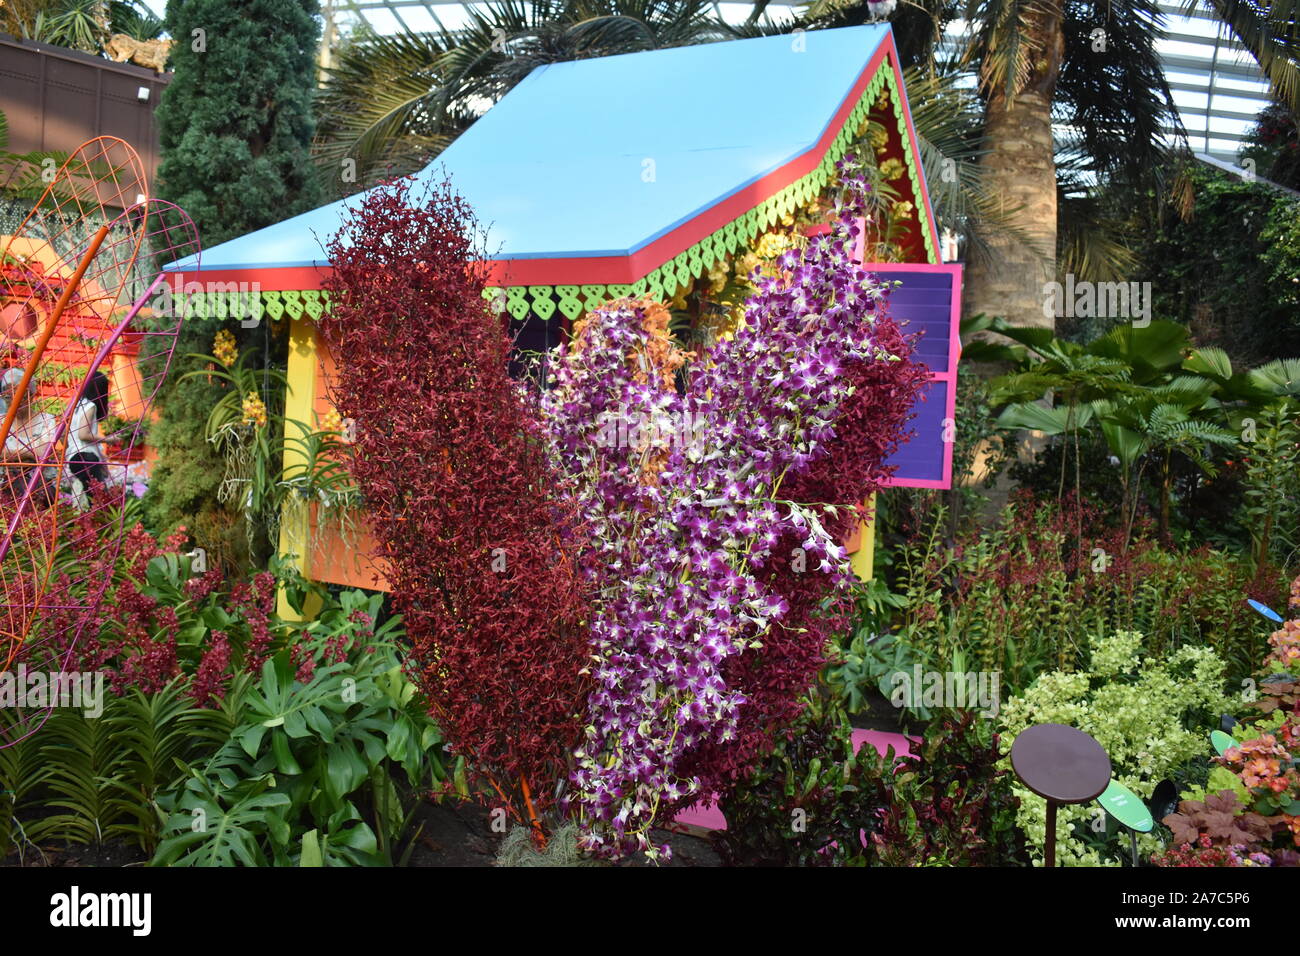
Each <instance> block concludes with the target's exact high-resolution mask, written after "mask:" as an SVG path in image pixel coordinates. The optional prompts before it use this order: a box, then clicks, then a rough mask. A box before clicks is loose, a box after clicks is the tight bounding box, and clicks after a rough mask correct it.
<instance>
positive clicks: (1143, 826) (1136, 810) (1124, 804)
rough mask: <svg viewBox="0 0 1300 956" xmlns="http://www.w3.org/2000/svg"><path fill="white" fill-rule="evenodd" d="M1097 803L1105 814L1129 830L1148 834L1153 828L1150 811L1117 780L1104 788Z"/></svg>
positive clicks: (1153, 822) (1153, 823)
mask: <svg viewBox="0 0 1300 956" xmlns="http://www.w3.org/2000/svg"><path fill="white" fill-rule="evenodd" d="M1097 802H1098V803H1100V804H1101V805H1102V807H1103V808H1105V810H1106V812H1107V813H1109V814H1110V815H1111V816H1112V817H1114V818H1115V819H1116V820H1118V821H1119V822H1120V823H1122V824H1124V826H1126V827H1128V828H1129V829H1130V830H1137V831H1139V832H1141V833H1148V832H1150V830H1151V828H1152V827H1153V826H1155V821H1154V820H1153V819H1151V811H1150V810H1148V809H1147V805H1146V804H1145V803H1143V802H1142V800H1141V799H1140V798H1139V797H1138V795H1137V794H1136V793H1134V792H1133V791H1132V790H1130V789H1129V788H1128V787H1126V786H1124V784H1122V783H1120V782H1119V781H1118V780H1112V781H1111V782H1110V783H1109V784H1108V785H1107V786H1106V789H1105V790H1104V791H1103V792H1102V795H1101V796H1100V797H1098V798H1097Z"/></svg>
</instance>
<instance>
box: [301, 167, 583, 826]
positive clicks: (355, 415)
mask: <svg viewBox="0 0 1300 956" xmlns="http://www.w3.org/2000/svg"><path fill="white" fill-rule="evenodd" d="M410 188H411V186H410V182H409V181H406V180H398V181H394V182H390V183H387V184H385V185H384V186H382V187H381V188H378V189H376V190H373V191H371V192H369V193H367V194H366V196H365V198H364V199H363V200H362V201H361V203H360V205H359V206H358V207H357V208H355V209H354V210H353V211H351V213H350V214H349V218H348V219H347V221H346V222H345V224H344V226H343V228H342V229H341V231H340V232H339V233H338V234H337V235H336V236H334V237H333V238H332V239H331V241H330V243H329V256H330V260H331V262H332V263H333V272H332V275H331V276H330V277H329V279H328V280H327V281H326V283H325V288H326V290H327V291H328V292H329V295H330V308H329V310H328V313H327V314H326V316H325V317H324V318H323V319H322V320H321V322H320V329H321V331H322V333H323V334H324V338H325V341H326V343H327V344H328V346H329V348H330V350H331V351H332V352H333V354H334V355H335V356H336V358H337V361H338V369H337V378H336V381H335V383H334V385H333V387H332V393H331V398H332V399H333V401H334V403H335V405H336V406H337V408H338V410H339V413H340V414H341V415H343V416H345V417H346V418H350V419H352V421H353V422H354V423H355V425H356V428H355V431H356V436H357V437H356V442H355V452H356V454H355V455H354V456H352V459H351V461H350V464H349V468H350V469H351V472H352V475H353V477H354V479H355V481H356V482H357V485H358V487H359V489H360V491H361V495H362V498H363V500H364V502H365V508H366V518H367V522H368V525H369V527H370V529H371V531H372V533H373V535H374V537H375V539H376V541H377V542H378V550H377V555H376V556H377V557H378V558H380V559H381V560H382V561H383V562H384V563H385V564H386V567H387V577H388V581H389V584H390V586H391V587H392V591H393V599H394V602H395V604H396V607H397V609H398V610H400V611H401V612H402V614H403V615H404V617H405V620H406V626H407V630H408V633H409V636H410V640H411V650H410V654H411V656H410V659H409V661H408V666H409V670H410V672H411V676H412V679H413V680H414V681H415V682H416V684H417V686H418V687H419V688H420V690H421V691H422V693H423V694H424V695H425V697H426V699H427V701H428V704H429V707H430V712H431V714H432V715H433V716H434V718H435V719H436V720H437V721H438V723H439V725H440V726H441V728H442V730H443V733H444V734H445V735H446V737H447V740H448V741H449V743H450V744H451V746H452V747H453V748H454V750H455V751H456V752H457V753H459V754H462V755H463V756H465V758H466V760H467V762H468V763H469V764H470V765H471V770H472V772H474V773H476V774H479V775H481V776H480V779H481V780H482V779H485V780H486V781H487V782H488V783H489V784H490V785H491V787H492V788H493V789H494V790H495V791H496V794H497V795H498V796H499V797H500V798H501V800H502V801H504V802H505V804H506V808H507V809H508V810H509V811H510V812H511V813H512V815H513V816H514V818H515V819H518V820H526V821H527V822H528V823H529V824H530V825H532V826H533V827H534V828H535V829H537V831H538V833H539V836H540V833H541V831H540V820H539V817H540V815H541V814H543V813H544V812H545V811H546V810H547V808H548V807H550V806H552V805H553V804H554V801H555V795H556V792H557V788H558V786H559V784H560V782H561V781H562V780H564V779H565V777H566V776H567V760H568V755H569V754H570V752H571V751H572V750H573V747H574V745H575V744H576V742H577V741H578V739H579V738H580V736H581V730H582V719H581V717H580V714H581V712H582V702H583V700H584V699H585V697H586V693H587V685H586V680H587V679H586V678H585V677H584V676H583V673H582V672H583V668H584V665H585V662H586V658H587V654H588V651H587V643H586V641H587V629H586V613H587V606H588V597H587V595H586V591H585V588H584V585H583V582H582V581H581V580H580V578H579V576H578V575H577V574H576V573H575V570H574V569H575V556H576V553H575V547H576V545H575V540H576V538H575V532H576V528H577V520H576V517H575V514H574V513H573V512H572V511H566V510H564V508H563V507H562V506H561V505H560V504H559V503H557V501H556V500H555V499H554V496H553V495H552V494H551V490H552V484H553V475H552V473H551V471H550V469H549V466H548V464H547V461H546V458H545V456H544V453H543V450H542V446H541V443H540V441H539V438H538V434H537V425H536V423H535V419H534V418H533V417H532V416H531V415H530V414H529V413H528V410H527V407H526V405H525V402H524V400H523V398H522V395H521V393H520V391H519V387H518V385H517V384H516V383H515V382H513V381H512V380H511V379H510V377H509V375H508V372H507V360H508V356H509V347H510V345H509V341H508V339H507V336H506V334H505V329H504V328H503V327H502V324H501V322H500V319H499V317H498V316H496V315H494V314H493V313H492V312H491V311H490V309H489V308H488V305H487V303H486V302H485V301H484V299H483V297H482V293H483V281H482V278H481V276H480V275H478V274H477V271H476V270H475V269H473V267H472V266H471V263H472V262H473V261H475V259H476V258H478V257H477V256H476V247H475V242H476V238H475V237H476V235H477V233H476V228H477V227H476V225H475V222H474V219H473V215H472V212H471V210H470V208H469V206H468V205H467V204H466V203H465V202H464V201H463V200H462V199H461V198H460V197H459V196H457V195H456V194H455V193H454V191H453V189H452V187H451V185H450V183H448V182H445V181H444V182H441V183H438V184H435V185H431V186H430V187H429V190H428V192H427V194H426V195H424V196H422V197H421V198H420V199H419V200H418V201H415V200H413V199H412V197H411V196H410Z"/></svg>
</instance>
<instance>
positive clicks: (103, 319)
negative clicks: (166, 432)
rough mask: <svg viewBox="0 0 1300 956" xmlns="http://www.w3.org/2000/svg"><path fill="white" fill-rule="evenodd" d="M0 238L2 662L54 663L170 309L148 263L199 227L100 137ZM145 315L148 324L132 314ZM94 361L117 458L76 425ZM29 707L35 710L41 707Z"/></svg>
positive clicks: (157, 359) (134, 161)
mask: <svg viewBox="0 0 1300 956" xmlns="http://www.w3.org/2000/svg"><path fill="white" fill-rule="evenodd" d="M0 244H2V245H3V255H2V256H0V350H3V352H4V353H7V354H0V365H9V366H10V367H11V371H9V372H7V373H5V379H4V381H3V385H2V386H0V392H3V393H7V397H8V398H9V402H10V404H9V407H8V409H7V411H6V413H5V415H4V420H3V422H2V423H0V533H2V534H3V537H0V671H3V670H5V669H8V668H10V667H11V666H12V665H14V664H15V662H18V664H19V666H20V667H27V668H32V667H44V668H48V669H49V670H50V671H51V672H62V670H63V668H64V666H65V665H66V664H67V662H68V661H69V660H70V659H71V658H72V653H73V649H74V647H75V646H76V644H77V641H78V639H79V638H80V636H81V634H82V633H83V631H85V630H86V628H87V627H88V626H90V624H91V623H92V622H93V620H94V619H95V615H96V612H97V610H98V607H99V603H100V601H101V600H102V598H103V595H104V593H105V592H106V590H107V589H108V587H109V586H110V584H111V579H112V575H113V570H114V567H115V563H116V558H117V554H118V551H119V550H120V546H121V539H122V536H123V532H124V530H125V529H124V528H123V527H122V521H123V516H124V513H125V503H126V496H127V494H128V488H129V486H130V484H131V481H130V472H131V469H132V467H133V465H132V458H133V457H134V455H133V452H134V448H135V444H136V440H137V438H138V437H139V435H140V432H141V425H142V423H144V422H145V421H146V420H147V416H148V414H149V412H150V406H151V403H152V399H153V397H154V394H155V393H156V391H157V388H158V386H159V385H160V384H161V382H162V379H163V377H164V376H165V374H166V371H167V366H168V365H169V363H170V359H171V353H172V349H173V347H174V345H175V337H176V332H177V330H178V328H179V315H178V314H176V313H173V314H169V315H162V316H159V315H152V316H150V312H149V310H147V309H146V306H147V303H148V302H149V301H150V300H151V297H152V296H153V295H154V293H155V291H156V290H157V289H158V287H159V285H160V283H161V281H162V277H161V276H160V275H159V274H158V272H157V269H156V268H155V266H154V262H155V261H170V260H171V259H175V258H180V257H182V256H185V255H190V254H196V253H197V252H198V237H197V233H196V231H195V229H194V226H193V223H192V222H191V221H190V220H189V217H188V216H186V215H185V214H184V213H183V212H182V211H181V210H179V209H178V208H176V207H175V206H172V205H171V204H168V203H161V202H158V201H156V200H153V201H151V200H149V199H148V195H147V186H146V184H145V176H144V168H143V166H142V164H141V163H140V160H139V157H138V156H137V155H136V154H135V151H134V150H133V149H131V147H130V146H129V145H127V144H126V143H124V142H123V141H122V140H119V139H115V138H112V137H99V138H97V139H94V140H91V141H89V142H87V143H85V144H83V145H82V146H81V147H80V148H78V149H77V150H76V151H75V152H74V153H73V154H72V155H71V156H70V157H69V159H68V161H67V163H65V164H64V166H63V167H62V168H61V169H60V170H59V171H58V173H57V174H56V175H55V176H54V178H53V180H52V181H51V182H50V183H49V185H48V186H47V188H46V190H45V192H44V194H43V195H42V197H41V199H40V200H39V201H38V202H37V203H36V205H35V206H34V207H33V209H32V211H31V213H30V214H29V215H28V216H27V217H26V219H25V220H24V221H23V223H22V225H21V226H20V227H19V229H18V231H17V232H16V233H15V234H14V235H13V236H10V237H6V238H5V239H3V240H0ZM142 256H143V257H144V259H143V261H142ZM169 301H170V300H169ZM142 316H150V322H149V325H150V327H149V328H148V329H147V330H140V329H135V328H132V323H133V322H136V321H137V320H138V319H140V317H142ZM142 348H143V349H144V351H145V353H146V354H145V355H144V356H142V362H141V363H139V364H136V363H132V362H131V361H130V358H131V357H132V354H133V353H138V352H140V350H141V349H142ZM101 366H102V367H104V368H105V369H107V370H109V371H111V372H112V378H113V382H112V392H111V395H109V396H107V397H108V402H109V403H110V404H111V405H112V407H113V414H114V415H115V416H116V417H118V418H120V419H122V420H125V421H126V422H128V423H129V424H128V425H127V426H126V427H125V428H124V431H123V433H122V434H119V435H117V436H116V439H117V444H118V445H119V446H120V451H119V452H118V454H117V455H116V456H114V457H110V456H108V455H105V454H103V453H102V452H100V453H98V458H99V459H100V460H99V461H87V456H86V455H85V454H84V452H86V451H87V450H88V449H89V450H92V451H93V450H95V449H102V448H104V445H103V444H102V443H100V442H98V441H91V442H90V443H89V444H87V441H86V439H85V437H84V436H85V433H86V430H87V428H88V427H89V426H87V424H86V422H87V421H94V422H98V420H99V419H101V418H103V417H104V416H103V411H104V409H103V407H102V406H103V404H104V398H105V396H104V395H102V394H101V392H102V389H99V388H98V387H92V383H95V384H102V382H103V381H104V380H98V381H96V378H95V377H96V376H97V375H100V374H102V373H101V372H100V369H101ZM19 368H21V374H18V373H17V372H16V371H14V370H16V369H19ZM142 369H143V370H144V371H143V372H142V371H141V370H142ZM95 399H97V400H98V402H97V403H96V401H95ZM88 400H89V401H88ZM96 404H98V406H99V407H94V408H92V406H95V405H96ZM96 427H97V426H96ZM92 430H93V429H92ZM96 437H98V436H92V438H96ZM74 447H75V448H77V449H79V450H80V451H81V452H83V454H81V455H78V456H77V457H76V458H75V459H74V457H73V455H72V453H71V452H70V451H69V449H70V448H74ZM90 457H91V458H92V459H93V458H94V457H95V455H93V454H92V455H91V456H90ZM104 459H107V460H104ZM64 489H68V490H69V491H71V492H72V494H69V493H67V492H66V491H65V490H64ZM61 565H63V566H61ZM74 568H75V569H76V580H73V579H72V578H71V577H70V575H69V573H67V572H68V571H69V570H71V569H74ZM52 583H53V584H54V585H56V590H57V592H58V598H57V600H54V601H50V600H47V595H48V594H49V593H50V591H51V585H52ZM36 712H39V713H41V715H42V722H43V714H44V713H48V708H45V707H42V708H37V709H36ZM32 716H33V712H28V713H27V714H26V715H25V716H20V717H19V719H18V720H17V721H14V720H9V721H7V722H6V725H5V726H3V727H0V747H3V746H6V745H8V744H11V743H13V742H15V741H16V740H17V739H21V737H23V736H26V735H27V734H29V733H31V732H33V731H34V729H35V726H38V725H39V724H38V723H36V722H34V721H31V720H29V719H27V718H30V717H32Z"/></svg>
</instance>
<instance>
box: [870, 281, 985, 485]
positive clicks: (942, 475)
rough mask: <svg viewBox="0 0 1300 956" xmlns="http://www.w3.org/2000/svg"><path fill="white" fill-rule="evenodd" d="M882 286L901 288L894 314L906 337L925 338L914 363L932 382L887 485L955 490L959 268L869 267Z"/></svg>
mask: <svg viewBox="0 0 1300 956" xmlns="http://www.w3.org/2000/svg"><path fill="white" fill-rule="evenodd" d="M863 268H864V269H866V270H867V271H868V272H872V273H875V274H876V275H878V276H879V277H880V279H881V281H882V282H890V283H892V282H894V281H898V282H901V283H902V284H901V285H899V286H897V287H894V288H893V289H892V291H891V292H890V293H889V308H890V312H891V314H892V315H893V316H894V318H896V319H897V320H898V321H899V322H900V323H906V325H905V327H904V328H905V331H907V332H910V333H915V332H922V333H924V334H923V335H922V336H921V341H920V342H919V343H918V344H917V348H916V355H915V359H916V361H918V362H922V363H924V364H925V365H926V366H927V367H928V368H929V369H930V382H929V384H928V385H926V386H925V387H924V388H923V389H922V391H921V394H920V396H918V400H917V402H916V404H915V405H914V406H913V407H912V413H913V415H914V417H913V418H912V420H911V422H910V423H909V426H908V427H909V428H910V429H912V431H913V435H912V437H911V439H910V440H909V441H908V442H906V443H905V444H903V445H902V446H900V447H899V449H898V451H896V452H895V453H894V455H893V456H892V457H891V458H890V459H889V461H888V462H887V464H890V465H896V466H897V468H898V470H897V471H895V472H894V476H893V477H892V478H891V479H889V481H887V482H886V485H887V486H894V487H902V488H951V487H952V441H951V440H948V441H945V440H944V438H945V435H948V436H951V434H952V422H953V416H954V413H955V411H956V402H957V360H958V359H959V358H960V357H961V338H960V336H959V325H960V316H961V269H962V267H961V265H960V264H959V263H945V264H944V265H929V264H925V263H894V262H868V263H865V264H864V265H863Z"/></svg>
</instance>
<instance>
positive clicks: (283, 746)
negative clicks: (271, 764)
mask: <svg viewBox="0 0 1300 956" xmlns="http://www.w3.org/2000/svg"><path fill="white" fill-rule="evenodd" d="M271 752H272V753H273V754H275V769H276V770H277V771H278V772H279V773H285V774H295V775H296V774H300V773H302V766H301V765H300V764H299V763H298V761H297V759H295V757H294V755H293V751H292V750H291V749H290V748H289V738H288V737H286V736H285V735H284V734H272V735H271Z"/></svg>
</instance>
